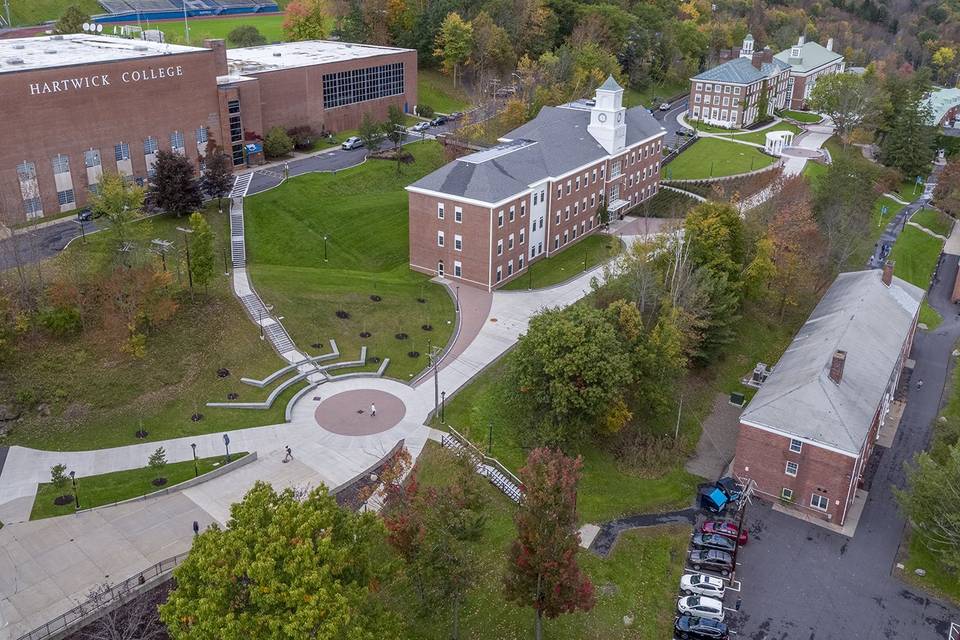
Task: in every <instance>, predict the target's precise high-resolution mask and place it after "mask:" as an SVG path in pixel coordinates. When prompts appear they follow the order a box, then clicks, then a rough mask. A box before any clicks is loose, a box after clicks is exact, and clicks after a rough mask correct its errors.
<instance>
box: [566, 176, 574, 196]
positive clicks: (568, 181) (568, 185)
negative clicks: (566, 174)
mask: <svg viewBox="0 0 960 640" xmlns="http://www.w3.org/2000/svg"><path fill="white" fill-rule="evenodd" d="M572 185H573V181H571V180H567V195H570V189H571V188H572Z"/></svg>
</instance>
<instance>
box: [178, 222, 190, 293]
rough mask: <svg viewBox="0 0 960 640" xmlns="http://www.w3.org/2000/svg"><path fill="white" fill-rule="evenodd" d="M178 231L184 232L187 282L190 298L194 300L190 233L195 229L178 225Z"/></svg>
mask: <svg viewBox="0 0 960 640" xmlns="http://www.w3.org/2000/svg"><path fill="white" fill-rule="evenodd" d="M177 231H182V232H183V243H184V245H185V246H186V248H187V282H189V283H190V299H191V300H193V270H192V269H191V268H190V234H191V233H193V229H187V228H186V227H177Z"/></svg>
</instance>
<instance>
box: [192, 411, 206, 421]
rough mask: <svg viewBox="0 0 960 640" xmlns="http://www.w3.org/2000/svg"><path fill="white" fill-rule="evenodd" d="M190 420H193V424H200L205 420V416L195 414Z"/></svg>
mask: <svg viewBox="0 0 960 640" xmlns="http://www.w3.org/2000/svg"><path fill="white" fill-rule="evenodd" d="M190 420H192V421H193V422H200V421H201V420H203V414H202V413H195V414H193V415H192V416H190Z"/></svg>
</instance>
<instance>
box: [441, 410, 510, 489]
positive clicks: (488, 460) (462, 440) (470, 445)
mask: <svg viewBox="0 0 960 640" xmlns="http://www.w3.org/2000/svg"><path fill="white" fill-rule="evenodd" d="M447 428H448V429H449V430H450V433H452V434H453V435H454V437H456V439H457V440H459V441H460V443H461V444H463V445H464V446H466V447H468V448H469V449H471V450H472V451H473V453H474V454H476V455H478V456H480V459H481V460H483V461H484V462H485V463H486V464H489V465H490V466H491V467H495V468H496V469H497V471H499V472H500V473H502V474H503V475H505V476H507V477H508V478H509V479H510V481H511V482H513V484H514V485H516V487H517V489H520V491H523V489H522V488H521V487H522V486H523V484H522V483H521V482H520V478H518V477H517V476H515V475H513V472H512V471H510V470H509V469H507V468H506V467H505V466H504V465H503V464H502V463H501V462H500V461H499V460H497V459H496V458H491V457H490V456H488V455H487V454H485V453H484V452H483V451H481V450H480V449H479V448H478V447H477V446H476V445H475V444H473V443H472V442H470V440H468V439H467V438H466V437H465V436H464V435H463V434H462V433H460V432H459V431H457V430H456V429H454V428H453V427H451V426H450V425H447Z"/></svg>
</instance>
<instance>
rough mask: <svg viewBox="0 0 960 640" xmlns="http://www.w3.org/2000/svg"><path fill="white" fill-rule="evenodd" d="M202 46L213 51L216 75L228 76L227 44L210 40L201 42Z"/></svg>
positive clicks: (222, 41)
mask: <svg viewBox="0 0 960 640" xmlns="http://www.w3.org/2000/svg"><path fill="white" fill-rule="evenodd" d="M203 46H204V47H205V48H207V49H213V51H214V54H213V56H214V60H215V64H216V66H217V75H218V76H225V75H229V70H228V69H227V43H226V41H224V40H221V39H210V38H208V39H207V40H204V41H203Z"/></svg>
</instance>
